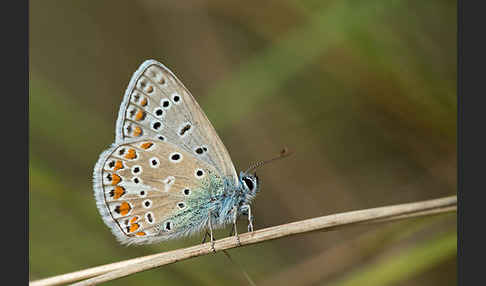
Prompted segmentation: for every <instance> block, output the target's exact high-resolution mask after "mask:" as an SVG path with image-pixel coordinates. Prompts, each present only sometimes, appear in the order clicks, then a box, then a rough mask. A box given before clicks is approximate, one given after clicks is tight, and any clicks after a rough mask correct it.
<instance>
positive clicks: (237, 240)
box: [231, 206, 241, 246]
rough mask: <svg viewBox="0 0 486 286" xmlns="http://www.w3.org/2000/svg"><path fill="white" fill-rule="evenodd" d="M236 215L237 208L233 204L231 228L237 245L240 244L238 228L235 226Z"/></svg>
mask: <svg viewBox="0 0 486 286" xmlns="http://www.w3.org/2000/svg"><path fill="white" fill-rule="evenodd" d="M237 215H238V208H237V206H234V207H233V230H234V232H235V237H236V243H237V244H238V246H241V243H240V236H239V235H238V229H237V228H236V218H237ZM231 232H233V231H231Z"/></svg>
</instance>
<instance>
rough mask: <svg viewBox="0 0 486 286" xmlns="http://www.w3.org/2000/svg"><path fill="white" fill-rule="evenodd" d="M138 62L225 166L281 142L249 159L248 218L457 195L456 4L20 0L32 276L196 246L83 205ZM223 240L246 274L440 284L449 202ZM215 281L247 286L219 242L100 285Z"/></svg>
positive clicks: (280, 281)
mask: <svg viewBox="0 0 486 286" xmlns="http://www.w3.org/2000/svg"><path fill="white" fill-rule="evenodd" d="M149 58H153V59H156V60H159V61H161V62H162V63H164V64H165V65H166V66H168V67H169V68H170V69H171V70H172V71H173V72H174V73H175V74H176V75H177V76H178V77H179V78H180V79H181V80H182V82H183V83H184V84H185V86H186V87H187V88H188V89H189V90H191V92H192V94H193V95H194V97H195V98H196V100H197V101H198V102H199V103H200V105H201V106H202V108H203V109H204V110H205V112H206V114H207V116H208V117H209V119H210V120H211V121H212V123H213V125H214V126H215V128H216V130H217V131H218V133H219V135H220V137H221V138H222V140H223V142H224V143H225V145H226V146H227V148H228V150H229V151H230V154H231V156H232V158H233V161H234V163H235V165H236V166H237V169H239V170H241V169H245V168H246V167H247V166H248V165H249V164H250V163H251V162H253V161H255V160H261V159H266V158H268V157H271V156H273V155H274V154H276V153H277V152H278V151H279V150H280V149H281V148H282V147H283V146H288V147H289V148H290V149H291V150H293V151H294V152H295V154H294V155H293V156H291V157H290V158H288V159H285V160H282V161H279V162H277V163H273V164H270V165H268V166H265V167H264V168H262V169H261V170H259V171H258V175H259V177H260V179H261V182H262V192H261V193H260V194H259V195H258V196H257V198H256V201H255V203H254V207H253V211H254V212H255V216H256V228H257V229H258V228H264V227H268V226H273V225H278V224H282V223H287V222H292V221H296V220H300V219H305V218H311V217H316V216H321V215H326V214H332V213H336V212H343V211H350V210H356V209H363V208H370V207H376V206H383V205H389V204H398V203H405V202H413V201H418V200H425V199H432V198H439V197H443V196H449V195H454V194H455V193H456V180H457V179H456V106H457V105H456V1H448V0H447V1H446V0H442V1H439V0H431V1H405V0H394V1H373V0H371V1H316V0H307V1H292V0H286V1H277V0H273V1H222V0H219V1H216V0H214V1H211V0H208V1H202V0H201V1H155V0H151V1H149V0H144V1H52V0H44V1H40V0H37V1H30V106H29V109H30V123H29V124H30V136H29V141H30V205H29V235H30V243H29V265H30V279H31V280H34V279H40V278H45V277H48V276H51V275H57V274H62V273H65V272H70V271H75V270H80V269H83V268H87V267H92V266H97V265H100V264H105V263H111V262H115V261H119V260H123V259H128V258H132V257H136V256H140V255H145V254H152V253H156V252H160V251H166V250H171V249H176V248H179V247H186V246H190V245H194V244H196V243H200V239H201V237H200V236H196V237H192V238H187V239H181V240H177V241H170V242H167V243H162V244H157V245H152V246H143V247H124V246H121V245H119V244H118V243H117V242H116V240H115V238H114V236H113V235H112V234H111V233H110V231H109V229H108V228H107V227H106V226H105V224H104V223H103V222H102V220H101V218H100V216H99V214H98V211H97V209H96V206H95V201H94V197H93V191H92V177H91V174H92V169H93V166H94V164H95V162H96V161H97V159H98V155H99V154H100V153H101V151H103V150H104V149H105V148H107V147H108V146H109V145H110V144H111V143H112V142H113V141H114V127H115V120H116V116H117V112H118V108H119V105H120V103H121V99H122V96H123V94H124V91H125V88H126V87H127V85H128V81H129V79H130V77H131V75H132V73H133V72H134V71H135V70H136V69H137V67H138V65H139V64H141V63H142V62H143V61H144V60H146V59H149ZM245 229H246V224H245V222H244V219H242V220H241V223H240V232H243V231H245ZM228 232H229V227H228V228H227V229H224V230H221V231H219V232H217V233H216V235H217V237H218V238H221V237H224V236H226V235H227V234H228ZM230 253H231V254H232V255H233V258H234V259H235V260H236V261H237V262H238V263H239V264H241V265H242V266H243V268H245V269H246V270H247V272H248V273H249V274H250V276H251V277H252V278H253V279H254V280H255V282H256V283H257V284H258V285H441V286H442V285H456V215H455V214H448V215H441V216H436V217H429V218H418V219H411V220H406V221H401V222H394V223H387V224H381V225H373V226H369V225H368V226H359V227H354V228H350V229H347V230H340V231H333V232H317V233H312V234H305V235H300V236H295V237H290V238H284V239H280V240H276V241H270V242H266V243H262V244H259V245H255V246H250V247H244V248H239V249H234V250H231V251H230ZM230 283H231V285H247V284H246V281H245V280H244V278H243V275H242V274H241V272H240V271H239V270H238V269H237V268H235V267H234V266H232V265H231V264H230V263H229V262H228V260H227V258H226V257H224V255H223V254H222V253H218V254H216V255H209V256H205V257H200V258H196V259H192V260H188V261H183V262H180V263H177V264H174V265H169V266H165V267H162V268H159V269H155V270H151V271H147V272H143V273H139V274H136V275H132V276H129V277H127V278H123V279H120V280H117V281H114V282H110V283H107V284H106V285H228V284H230Z"/></svg>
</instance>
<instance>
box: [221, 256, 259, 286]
mask: <svg viewBox="0 0 486 286" xmlns="http://www.w3.org/2000/svg"><path fill="white" fill-rule="evenodd" d="M223 253H224V254H225V255H226V257H228V259H229V260H230V261H231V263H232V264H233V265H234V266H236V267H237V268H239V269H240V271H241V272H243V275H245V278H246V280H248V283H249V284H250V285H251V286H256V284H255V282H253V280H252V279H251V277H250V275H248V273H246V271H245V269H243V267H241V265H239V264H238V263H236V262H235V261H234V260H233V258H231V256H230V255H229V253H228V252H227V251H226V250H223Z"/></svg>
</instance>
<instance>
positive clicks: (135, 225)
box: [128, 223, 140, 232]
mask: <svg viewBox="0 0 486 286" xmlns="http://www.w3.org/2000/svg"><path fill="white" fill-rule="evenodd" d="M139 227H140V225H139V224H138V223H134V224H132V225H130V227H129V228H128V232H134V231H136V230H137V229H138V228H139Z"/></svg>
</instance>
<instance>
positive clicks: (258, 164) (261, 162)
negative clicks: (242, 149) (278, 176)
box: [245, 147, 292, 173]
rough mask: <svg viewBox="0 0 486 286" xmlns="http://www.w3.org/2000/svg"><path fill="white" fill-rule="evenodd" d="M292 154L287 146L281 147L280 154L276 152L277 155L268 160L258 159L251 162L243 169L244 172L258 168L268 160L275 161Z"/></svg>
mask: <svg viewBox="0 0 486 286" xmlns="http://www.w3.org/2000/svg"><path fill="white" fill-rule="evenodd" d="M291 154H292V152H289V150H288V149H287V147H284V148H283V149H282V151H280V154H278V156H276V157H274V158H271V159H268V160H265V161H259V162H256V163H253V164H252V165H250V167H249V168H248V169H247V170H246V171H245V173H248V172H250V171H252V170H255V169H257V168H260V167H261V166H263V165H265V164H268V163H270V162H273V161H276V160H280V159H283V158H285V157H288V156H290V155H291Z"/></svg>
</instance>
